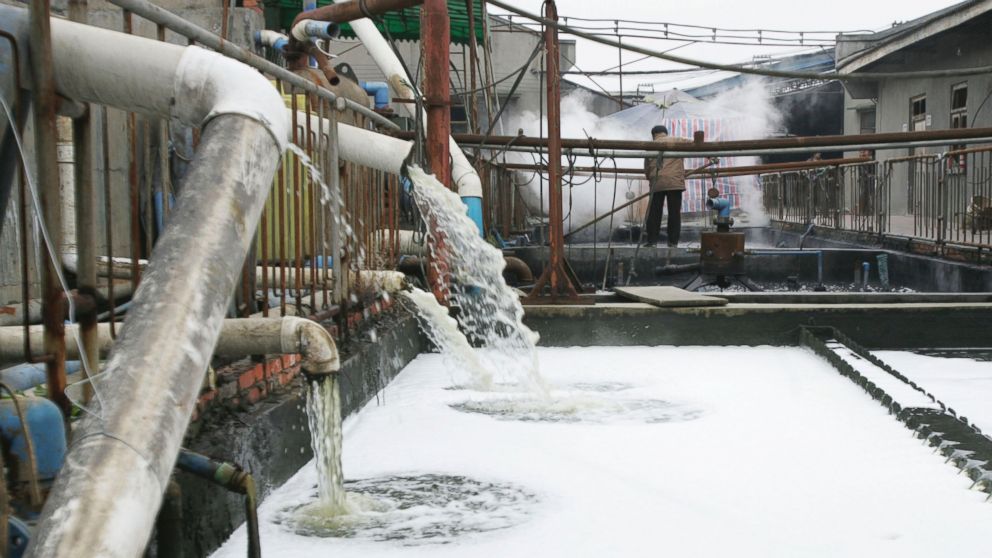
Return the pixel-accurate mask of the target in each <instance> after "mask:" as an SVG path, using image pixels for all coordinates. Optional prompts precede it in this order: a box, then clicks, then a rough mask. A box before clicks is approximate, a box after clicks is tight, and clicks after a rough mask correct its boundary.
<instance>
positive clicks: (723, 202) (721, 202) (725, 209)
mask: <svg viewBox="0 0 992 558" xmlns="http://www.w3.org/2000/svg"><path fill="white" fill-rule="evenodd" d="M706 207H708V208H710V209H714V210H716V211H717V212H718V213H717V215H719V216H720V217H730V209H731V207H732V205H731V203H730V200H728V199H727V198H707V200H706Z"/></svg>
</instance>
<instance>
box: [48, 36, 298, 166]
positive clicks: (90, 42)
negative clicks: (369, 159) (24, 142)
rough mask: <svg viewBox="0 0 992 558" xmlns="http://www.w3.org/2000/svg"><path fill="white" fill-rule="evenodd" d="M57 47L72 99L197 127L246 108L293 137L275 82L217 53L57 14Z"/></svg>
mask: <svg viewBox="0 0 992 558" xmlns="http://www.w3.org/2000/svg"><path fill="white" fill-rule="evenodd" d="M79 45H86V48H79ZM152 45H154V46H152ZM52 50H53V52H55V53H57V55H56V56H55V57H54V65H55V86H56V89H57V90H58V91H59V93H61V94H62V95H63V96H65V97H69V98H72V99H75V100H77V101H84V102H90V103H97V104H102V105H107V106H111V107H115V108H119V109H122V110H128V111H133V112H140V113H143V114H151V115H155V116H172V117H174V118H176V119H177V120H179V121H180V122H183V123H185V124H188V125H190V126H198V127H203V126H205V125H206V124H207V122H209V121H210V120H211V119H213V118H215V117H217V116H219V115H221V114H240V115H243V116H247V117H249V118H251V119H253V120H256V121H258V122H260V123H262V124H263V125H264V126H265V127H266V128H267V129H268V130H269V133H271V134H272V137H273V138H274V139H275V140H276V143H277V144H278V145H279V147H280V149H285V147H286V143H287V138H289V137H290V122H289V119H288V118H286V108H285V106H286V105H285V104H284V103H283V100H282V97H281V96H280V95H279V93H278V92H277V91H276V90H275V88H274V87H272V85H271V84H270V83H269V82H268V80H267V79H266V78H265V77H264V76H262V74H260V73H258V72H257V71H255V70H253V69H252V68H250V67H248V66H246V65H244V64H241V63H240V62H237V61H235V60H232V59H230V58H227V57H226V56H223V55H221V54H218V53H216V52H211V51H208V50H204V49H202V48H199V47H195V46H187V47H182V46H178V45H173V44H169V43H164V42H158V41H151V40H149V39H145V38H143V37H139V36H136V35H126V34H123V33H116V32H113V31H108V30H106V29H100V28H98V27H93V26H89V25H82V24H79V23H74V22H71V21H66V20H62V19H57V18H52ZM94 60H100V61H103V63H101V64H94V62H93V61H94Z"/></svg>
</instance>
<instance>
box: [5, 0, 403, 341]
mask: <svg viewBox="0 0 992 558" xmlns="http://www.w3.org/2000/svg"><path fill="white" fill-rule="evenodd" d="M122 21H123V28H122V31H124V32H127V33H130V32H132V31H135V30H136V29H138V27H139V23H140V24H142V28H143V29H145V30H147V22H145V21H140V20H139V18H138V17H137V16H135V15H134V14H131V13H128V12H124V15H123V19H122ZM153 28H154V29H157V31H158V32H157V38H158V39H159V40H166V38H167V36H166V29H165V27H164V26H163V25H160V24H159V25H153ZM169 35H172V31H170V32H169ZM169 38H174V36H173V37H169ZM0 41H5V42H6V43H7V44H8V45H10V47H9V48H10V51H13V52H14V53H16V52H17V50H18V49H20V50H21V51H23V50H24V49H25V48H26V45H23V44H22V45H18V44H17V40H16V38H15V37H14V36H13V35H10V34H7V33H5V34H4V36H3V37H2V38H0ZM182 44H198V45H199V46H204V45H203V44H201V43H198V42H196V41H194V40H193V38H192V37H190V38H189V40H188V41H187V40H186V39H182ZM221 44H223V45H227V44H228V43H226V42H222V43H221ZM226 48H228V49H230V46H228V47H226ZM8 52H9V51H8ZM10 61H11V62H14V63H15V64H16V61H17V59H16V58H12V60H10ZM8 75H9V76H10V77H11V79H17V78H19V77H20V75H19V73H18V72H12V73H10V74H8ZM280 75H282V74H280ZM273 83H274V85H275V86H276V87H277V88H278V89H279V90H280V91H282V92H283V93H284V98H285V100H286V105H287V109H291V110H292V115H293V118H292V125H293V130H294V131H295V133H294V143H295V144H297V145H298V146H299V148H300V150H301V151H302V153H304V154H305V155H306V157H307V158H308V159H309V160H310V162H311V164H312V167H313V168H314V169H316V170H317V171H318V172H319V174H320V176H322V177H323V178H324V180H325V182H326V184H324V185H321V184H320V183H318V182H317V181H316V180H315V175H314V174H313V173H311V172H310V170H309V169H308V167H307V165H305V164H304V161H303V158H302V157H300V156H298V155H296V154H294V153H287V154H286V155H285V156H284V157H283V160H282V165H281V168H280V170H279V171H278V172H277V175H276V179H275V181H274V182H273V185H272V191H271V193H270V196H269V199H268V201H267V202H266V206H265V209H264V211H263V214H262V217H261V220H260V221H259V223H258V227H257V230H256V233H255V242H254V244H253V246H254V248H253V250H252V252H251V253H250V254H249V255H248V257H247V258H246V260H245V265H244V269H243V273H242V280H241V282H240V284H239V286H238V288H237V289H236V292H235V293H234V302H233V305H232V308H231V311H230V315H231V316H232V317H233V316H237V317H246V316H250V315H252V314H257V313H260V314H261V315H264V316H279V315H299V316H305V317H311V318H314V319H318V320H328V319H331V318H334V319H335V320H336V321H337V324H338V326H339V327H338V329H337V332H338V335H339V336H346V335H347V334H348V330H349V327H350V325H349V324H353V323H354V320H351V321H349V320H348V316H349V314H351V315H352V316H354V315H355V314H361V313H363V312H364V311H365V310H366V309H368V308H370V307H372V306H373V305H376V304H379V302H380V301H379V300H377V298H376V297H377V295H378V292H377V289H375V288H373V287H372V286H371V285H365V284H362V282H361V281H360V280H358V279H359V278H361V277H362V275H361V274H360V273H358V272H361V271H366V270H383V269H395V268H396V266H397V263H398V259H399V255H400V254H399V252H400V233H399V231H400V229H401V222H400V221H401V219H402V215H401V211H400V196H401V191H402V188H401V186H400V183H399V179H398V177H396V176H393V175H389V174H386V173H383V172H381V171H377V170H373V169H370V168H367V167H362V166H360V165H356V164H353V163H345V162H343V161H342V162H340V164H339V165H338V168H337V169H334V168H333V167H332V162H331V161H332V160H336V150H337V146H336V140H335V139H334V138H332V137H330V134H329V132H328V130H329V129H332V128H333V126H334V122H336V121H338V120H339V119H340V120H341V121H343V122H346V123H348V124H351V125H355V126H359V127H364V128H369V129H371V128H373V127H374V126H375V125H376V124H377V122H373V121H372V120H373V119H371V118H368V117H366V116H364V115H363V114H361V113H357V112H353V111H349V110H345V111H342V110H340V107H338V108H335V106H334V103H333V102H332V101H331V100H330V99H331V98H333V94H329V93H328V92H326V90H323V89H321V91H324V92H325V93H328V94H325V95H317V94H314V93H313V91H311V90H310V89H312V87H308V88H307V89H306V90H304V89H303V88H301V87H298V86H297V83H296V80H293V81H292V82H289V81H283V80H281V79H275V80H274V81H273ZM14 91H15V95H16V96H15V97H13V98H8V99H5V100H6V101H7V103H8V104H9V105H10V107H11V110H12V111H13V112H14V120H15V121H21V122H22V124H23V118H22V116H23V114H24V113H26V111H27V108H26V107H27V102H26V98H25V99H22V98H21V91H22V90H21V87H20V86H17V87H15V88H14ZM352 104H354V103H352ZM307 113H309V114H310V115H311V117H310V118H303V117H301V115H302V114H307ZM85 114H86V116H87V117H88V118H89V119H90V125H91V126H92V128H93V136H92V137H94V138H95V139H96V141H95V142H94V143H93V144H92V148H91V150H90V151H89V159H88V161H89V165H90V168H91V169H92V170H93V173H92V177H93V180H92V184H93V191H94V195H95V196H96V203H95V211H94V213H95V215H92V216H91V217H92V220H91V221H90V222H91V223H92V225H89V227H90V232H92V234H93V235H94V236H95V237H96V239H97V242H96V245H95V246H94V247H92V249H87V250H86V252H85V253H84V248H83V246H82V245H80V247H79V251H78V252H77V253H76V256H77V258H78V260H81V259H82V258H91V259H96V260H97V261H98V262H100V263H98V267H99V268H100V277H99V279H98V281H97V289H96V292H95V293H92V294H84V295H79V294H78V293H77V292H75V289H76V288H78V287H79V286H80V285H79V283H78V282H77V281H75V280H74V277H73V274H72V273H71V272H72V271H73V270H72V269H71V267H70V266H68V265H66V269H67V271H69V272H70V273H69V274H68V278H69V287H70V288H72V289H74V291H73V293H72V294H71V296H73V297H76V298H77V306H79V308H80V309H83V308H84V305H83V304H82V303H83V302H85V303H87V304H88V305H89V306H91V307H92V308H94V311H95V312H96V313H98V314H99V317H100V319H101V320H102V321H108V322H110V324H111V329H112V331H113V332H114V333H115V334H116V332H117V331H118V330H119V324H120V321H121V319H122V318H123V315H122V314H123V313H125V312H126V309H127V300H128V299H129V298H130V296H131V294H132V293H133V292H134V291H135V290H136V288H137V286H138V285H139V284H140V282H141V276H142V273H143V271H144V266H145V263H146V261H147V258H148V257H149V256H150V254H151V253H152V251H153V249H154V247H155V244H156V241H157V239H158V238H159V236H160V235H161V233H162V230H163V229H164V228H165V227H166V226H168V224H169V220H170V214H171V213H172V211H173V209H174V206H175V203H176V199H177V198H178V193H179V192H180V191H181V190H182V185H183V184H182V178H183V174H184V173H185V170H186V167H187V166H188V163H189V162H190V161H191V160H192V159H193V156H194V154H195V153H196V149H197V146H198V143H199V133H200V131H199V130H198V129H189V128H186V127H185V126H182V125H180V124H177V123H175V122H170V121H169V120H166V119H161V118H154V117H148V116H144V115H139V114H135V113H126V112H123V111H120V110H117V109H113V108H109V107H103V106H100V105H92V106H90V107H89V109H88V111H86V112H85ZM376 116H378V115H376ZM2 118H3V119H4V120H6V115H3V116H2ZM379 118H381V117H379ZM61 127H62V128H64V129H69V130H71V124H70V123H69V122H68V119H66V120H65V121H64V122H62V126H61ZM18 129H20V130H21V131H23V125H21V126H18ZM64 142H65V145H66V146H67V147H71V146H72V143H71V133H69V134H68V135H67V136H66V138H65V140H64ZM62 144H63V140H61V139H60V145H62ZM67 153H68V152H67ZM66 157H67V158H66V160H64V161H61V163H64V164H65V166H66V167H67V168H69V169H70V172H71V168H72V167H73V166H74V165H75V164H78V161H74V160H73V157H72V156H71V154H69V155H67V156H66ZM60 166H61V164H60ZM16 168H17V170H16V173H15V177H14V184H13V187H12V195H11V198H10V200H9V203H8V207H7V211H6V212H5V214H3V215H0V220H2V222H3V228H2V234H0V325H21V326H23V327H24V338H25V346H26V347H30V346H32V341H31V336H32V334H31V332H32V330H31V329H30V328H29V327H28V326H29V325H30V324H38V323H41V322H42V318H43V316H42V315H41V314H42V312H41V303H40V297H41V289H40V281H39V279H40V271H39V270H40V268H41V262H42V261H44V259H45V258H48V257H49V256H48V253H47V251H46V247H45V245H44V243H43V242H42V241H41V239H40V236H39V234H38V231H39V230H40V229H39V226H40V225H39V219H38V216H36V215H35V213H34V210H33V208H32V206H31V203H30V196H29V195H28V188H27V184H26V182H25V173H24V169H23V165H22V164H21V162H20V160H18V163H17V167H16ZM333 175H337V180H332V176H333ZM335 184H336V186H335ZM335 189H336V192H335V191H333V190H335ZM63 198H64V199H66V198H68V199H71V198H72V193H71V192H64V195H63ZM63 213H64V216H63V222H64V225H66V226H63V227H62V228H63V230H67V227H68V229H69V230H74V229H75V228H77V227H76V216H75V215H74V214H73V208H72V206H71V204H64V206H63ZM82 222H83V221H80V222H79V223H80V225H79V226H82V225H81V223H82ZM49 232H51V233H52V234H53V237H58V238H60V239H61V238H64V235H63V232H62V231H49ZM77 232H78V234H79V235H80V236H82V235H83V234H85V233H86V231H83V230H82V229H81V228H80V229H79V230H78V231H77ZM70 243H71V241H70ZM57 244H60V245H62V244H63V243H62V241H61V240H60V241H59V242H57ZM74 250H75V248H73V247H70V246H65V245H63V249H62V251H63V254H58V255H57V256H58V257H59V258H62V259H63V263H64V264H67V263H68V262H67V261H65V259H64V258H63V256H64V255H65V254H66V253H68V252H72V251H74ZM78 260H77V261H78ZM111 262H113V264H111ZM176 272H177V273H181V272H182V271H181V270H176ZM87 297H89V298H87ZM80 311H81V310H80ZM64 318H65V316H60V317H58V318H57V320H58V321H61V320H63V319H64ZM34 334H35V335H38V333H37V332H36V331H35V333H34ZM67 342H70V343H71V342H73V341H72V340H67ZM35 345H37V343H36V342H35ZM26 351H27V349H26ZM29 354H30V352H29ZM46 358H49V357H46V356H45V355H36V356H35V358H34V360H40V361H44V360H45V359H46Z"/></svg>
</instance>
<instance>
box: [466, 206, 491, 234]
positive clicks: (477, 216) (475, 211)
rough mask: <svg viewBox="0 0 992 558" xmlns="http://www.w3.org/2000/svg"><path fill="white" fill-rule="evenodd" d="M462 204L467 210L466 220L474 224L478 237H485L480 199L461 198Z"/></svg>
mask: <svg viewBox="0 0 992 558" xmlns="http://www.w3.org/2000/svg"><path fill="white" fill-rule="evenodd" d="M462 203H464V204H465V207H466V208H467V213H468V218H469V219H471V220H472V222H473V223H475V228H476V229H478V231H479V235H480V236H485V235H486V233H485V231H486V229H485V227H484V226H483V224H482V198H479V197H475V196H462Z"/></svg>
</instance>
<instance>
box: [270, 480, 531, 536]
mask: <svg viewBox="0 0 992 558" xmlns="http://www.w3.org/2000/svg"><path fill="white" fill-rule="evenodd" d="M345 488H346V490H347V492H348V507H349V508H350V511H351V513H350V514H349V515H338V514H334V513H327V512H326V510H325V509H324V508H322V507H321V506H320V505H319V503H308V504H304V505H302V506H296V507H293V508H289V509H286V510H283V511H282V512H281V513H280V514H279V515H278V516H277V518H276V522H277V523H280V524H283V525H285V526H286V527H288V528H290V529H292V530H293V531H294V532H296V533H297V534H299V535H303V536H307V537H327V538H349V539H364V540H372V541H396V542H399V543H401V544H403V545H404V546H413V545H424V544H448V543H450V542H452V541H453V540H454V539H455V538H457V537H459V536H463V535H467V534H471V533H482V532H486V531H494V530H498V529H506V528H509V527H513V526H515V525H518V524H520V523H522V522H524V521H525V520H526V519H527V518H528V516H529V514H530V509H531V507H532V506H533V505H534V503H536V501H537V498H536V496H535V495H534V494H531V493H529V492H527V491H525V490H523V489H521V488H519V487H517V486H515V485H512V484H502V483H491V482H484V481H479V480H474V479H470V478H467V477H462V476H453V475H432V474H427V475H420V476H395V477H383V478H372V479H363V480H356V481H348V482H347V483H345ZM314 496H315V497H316V494H314Z"/></svg>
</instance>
